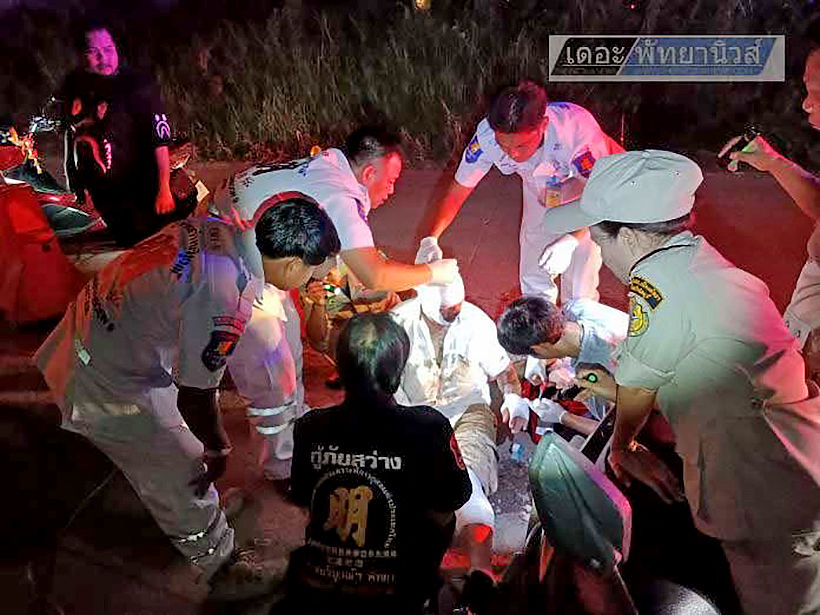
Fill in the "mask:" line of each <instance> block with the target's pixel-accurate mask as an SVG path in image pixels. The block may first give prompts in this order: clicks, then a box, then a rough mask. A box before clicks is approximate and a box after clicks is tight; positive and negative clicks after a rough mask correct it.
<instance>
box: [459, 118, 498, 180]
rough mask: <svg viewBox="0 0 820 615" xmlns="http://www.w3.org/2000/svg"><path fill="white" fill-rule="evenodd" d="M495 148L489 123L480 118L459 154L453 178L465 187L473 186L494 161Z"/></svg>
mask: <svg viewBox="0 0 820 615" xmlns="http://www.w3.org/2000/svg"><path fill="white" fill-rule="evenodd" d="M497 150H498V145H497V144H496V142H495V135H494V133H493V131H492V129H491V128H490V125H489V123H487V120H486V119H485V120H482V121H481V122H480V123H479V125H478V127H477V128H476V131H475V134H474V135H473V138H472V139H470V143H469V144H467V147H465V148H464V152H463V153H462V154H461V163H460V164H459V165H458V169H456V175H455V180H456V181H457V182H458V183H459V184H461V185H462V186H464V187H466V188H475V187H476V186H477V185H478V182H480V181H481V179H482V178H483V177H484V176H485V175H486V174H487V172H488V171H489V170H490V167H492V166H493V164H494V163H495V162H496V158H497Z"/></svg>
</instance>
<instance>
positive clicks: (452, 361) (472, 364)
mask: <svg viewBox="0 0 820 615" xmlns="http://www.w3.org/2000/svg"><path fill="white" fill-rule="evenodd" d="M416 292H417V293H418V296H417V297H415V298H413V299H409V300H407V301H405V302H404V303H402V304H400V305H398V306H396V307H395V308H393V310H392V312H391V313H392V315H393V317H394V318H395V320H396V321H397V322H398V323H399V324H400V325H401V326H402V327H403V328H404V330H405V331H406V332H407V335H408V336H409V338H410V357H409V358H408V360H407V364H406V366H405V368H404V372H403V374H402V378H401V383H400V385H399V388H398V391H396V401H397V402H398V403H400V404H402V405H405V406H413V405H419V404H424V405H429V406H432V407H434V408H435V409H436V410H438V411H439V412H441V413H442V414H443V415H444V416H445V417H447V418H448V419H449V420H450V423H451V425H452V426H453V429H454V431H455V438H456V441H457V442H458V446H459V448H460V450H461V452H462V454H463V456H464V463H465V464H466V466H467V472H468V473H469V475H470V481H471V482H472V484H473V494H472V497H471V498H470V500H469V501H468V502H467V503H466V504H465V505H464V506H463V507H461V508H460V509H459V510H458V511H456V521H457V529H456V536H457V538H456V543H457V544H459V543H460V544H461V545H462V546H463V547H464V549H465V551H466V552H467V555H468V557H469V559H470V569H471V575H470V577H469V579H468V584H472V585H475V586H480V587H484V588H487V589H491V588H492V585H493V580H492V579H493V577H492V572H491V555H492V544H493V531H494V526H495V514H494V511H493V507H492V505H491V504H490V501H489V500H488V499H487V496H488V495H490V494H492V493H493V492H495V491H496V489H497V486H498V467H497V463H498V462H497V454H496V418H495V414H494V412H493V410H491V409H490V387H489V384H488V383H489V381H490V380H494V381H495V382H496V384H497V385H498V387H499V389H500V390H501V393H502V394H503V395H504V402H503V405H502V407H501V413H502V416H503V417H504V420H505V421H506V422H508V423H509V424H510V427H511V429H512V430H514V431H520V430H522V429H523V428H524V427H525V426H526V425H527V421H528V417H529V406H528V403H527V400H525V399H523V398H521V396H520V393H521V386H520V383H519V381H518V377H517V376H516V374H515V370H514V368H513V366H512V363H511V362H510V358H509V356H508V355H507V353H506V352H505V351H504V349H503V348H502V347H501V346H500V345H499V343H498V338H497V335H496V330H495V324H494V323H493V321H492V320H491V319H490V317H489V316H487V314H485V313H484V312H483V311H482V310H481V309H480V308H478V307H476V306H475V305H473V304H471V303H468V302H466V301H464V283H463V282H462V280H461V278H460V277H457V278H456V280H455V281H453V282H452V283H450V284H448V285H444V286H442V285H432V284H428V285H424V286H420V287H418V288H416ZM468 586H469V585H468ZM467 593H469V592H467Z"/></svg>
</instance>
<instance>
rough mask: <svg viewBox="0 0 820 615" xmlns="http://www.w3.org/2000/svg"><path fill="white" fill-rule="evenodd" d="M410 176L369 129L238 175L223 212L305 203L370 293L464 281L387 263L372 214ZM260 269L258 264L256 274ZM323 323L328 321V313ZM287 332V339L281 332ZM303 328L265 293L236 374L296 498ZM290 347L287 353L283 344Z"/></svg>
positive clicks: (267, 467)
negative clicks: (337, 144)
mask: <svg viewBox="0 0 820 615" xmlns="http://www.w3.org/2000/svg"><path fill="white" fill-rule="evenodd" d="M401 167H402V157H401V150H400V142H399V139H398V138H397V137H395V136H394V135H391V134H390V133H388V132H386V131H385V130H382V129H379V128H362V129H359V130H357V131H355V132H354V133H353V134H351V135H350V137H349V138H348V139H347V142H346V145H345V150H344V151H341V150H338V149H328V150H325V151H323V152H321V153H319V154H317V155H315V156H310V157H308V158H304V159H301V160H295V161H291V162H286V163H283V164H265V165H259V166H254V167H251V168H249V169H246V170H244V171H242V172H240V173H238V174H236V175H234V176H233V177H231V178H230V180H229V181H228V185H227V189H226V190H223V191H221V193H220V194H218V195H217V197H216V198H215V203H214V205H215V208H216V210H217V211H218V212H219V213H220V215H222V216H223V217H225V218H227V219H230V220H233V221H235V222H236V223H237V224H239V225H240V226H247V225H248V221H250V220H256V219H257V217H258V215H259V212H260V211H262V210H263V208H264V207H266V206H269V205H270V204H272V203H275V202H276V201H277V200H280V199H281V198H283V196H284V197H287V196H289V195H294V194H297V195H302V196H306V197H308V198H310V199H312V200H314V201H316V202H317V203H318V204H319V206H320V207H321V208H322V209H323V210H324V211H325V212H326V213H327V215H328V216H329V217H330V219H331V220H332V221H333V224H334V226H335V227H336V230H337V232H338V234H339V240H340V241H341V253H340V258H341V260H342V261H343V263H344V264H345V265H346V266H347V268H348V269H349V270H350V271H351V272H353V274H354V275H355V276H356V277H357V278H358V279H359V280H360V281H361V282H362V283H363V284H364V285H365V286H366V287H367V288H372V289H379V290H404V289H407V288H411V287H413V286H416V285H418V284H422V283H426V282H431V281H432V282H436V283H441V282H447V281H449V280H451V279H452V278H453V277H454V276H455V275H456V274H457V273H458V265H457V263H456V261H455V260H453V259H447V260H443V261H439V262H436V263H430V264H429V265H405V264H402V263H398V262H396V261H392V260H389V259H386V258H384V257H383V256H382V255H381V253H380V252H379V251H378V250H377V249H376V248H375V246H374V243H373V234H372V232H371V230H370V224H369V223H368V220H367V217H368V214H369V212H370V210H371V208H377V207H379V206H380V205H381V204H382V203H384V202H385V200H386V199H387V198H388V197H389V196H390V195H391V194H393V187H394V184H395V182H396V180H397V179H398V177H399V174H400V173H401ZM245 241H246V242H248V243H249V244H250V245H252V244H253V243H254V240H253V229H249V230H248V231H247V232H246V233H245ZM259 266H260V263H259V262H258V261H257V262H256V263H255V267H256V270H257V272H258V269H259ZM252 269H253V265H252ZM320 307H321V306H320ZM316 316H317V317H319V318H320V319H321V318H323V316H324V314H317V315H316ZM282 327H284V334H282V333H274V331H280V329H281V328H282ZM299 327H300V324H299V319H298V317H297V311H296V308H295V306H294V304H293V302H292V300H291V298H290V297H288V296H286V295H285V294H283V293H279V292H275V291H273V292H269V291H267V290H266V292H265V296H264V301H257V302H256V303H255V305H254V311H253V318H252V319H251V322H250V324H249V326H248V334H247V335H246V340H245V342H243V343H242V344H240V347H239V348H237V352H236V353H235V356H234V357H233V358H232V359H231V362H230V366H229V368H230V371H231V375H232V377H233V379H234V381H235V383H236V385H237V390H238V391H239V393H240V395H241V396H242V397H243V398H244V400H245V401H246V403H247V405H248V415H249V417H250V419H251V421H252V423H253V424H254V425H255V431H256V432H257V433H258V434H259V435H260V436H261V439H262V450H261V451H260V454H259V461H260V465H261V466H262V471H263V473H264V475H265V477H266V478H268V479H270V480H272V481H275V482H276V484H277V487H278V488H279V489H280V490H286V489H287V482H286V481H287V480H288V479H289V477H290V464H291V458H292V456H293V421H295V420H296V419H297V418H299V417H300V416H302V415H303V414H304V413H305V412H306V411H307V409H308V408H307V406H306V405H305V403H304V387H303V385H302V342H301V339H300V331H299ZM282 339H286V340H287V341H288V344H286V345H283V344H280V343H279V342H280V341H281V340H282ZM260 363H261V364H264V365H265V366H266V367H265V369H264V370H261V371H260V370H259V369H257V368H258V366H259V364H260ZM265 372H268V373H270V374H280V375H281V374H287V377H288V378H289V379H292V380H293V384H292V385H289V386H287V387H278V388H277V382H276V378H275V377H269V378H266V377H264V374H265ZM245 374H251V375H252V377H246V376H245ZM237 375H238V377H237ZM291 389H292V390H293V394H292V395H289V396H285V397H282V392H283V391H286V390H291Z"/></svg>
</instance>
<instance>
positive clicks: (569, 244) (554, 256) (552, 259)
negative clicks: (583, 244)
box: [538, 235, 578, 275]
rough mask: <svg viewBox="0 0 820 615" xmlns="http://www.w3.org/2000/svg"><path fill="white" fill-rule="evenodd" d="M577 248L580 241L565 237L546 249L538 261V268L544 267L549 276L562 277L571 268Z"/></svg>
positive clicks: (568, 236) (569, 236)
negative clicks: (573, 254)
mask: <svg viewBox="0 0 820 615" xmlns="http://www.w3.org/2000/svg"><path fill="white" fill-rule="evenodd" d="M577 247H578V240H577V239H575V237H573V236H572V235H564V236H563V237H561V238H559V239H558V240H557V241H555V242H553V243H551V244H550V245H548V246H547V247H546V248H545V249H544V252H543V253H542V254H541V258H539V259H538V266H539V267H543V268H544V269H545V270H546V271H547V273H548V274H549V275H560V274H562V273H564V272H565V271H566V270H567V267H569V263H570V261H571V260H572V253H573V252H575V248H577Z"/></svg>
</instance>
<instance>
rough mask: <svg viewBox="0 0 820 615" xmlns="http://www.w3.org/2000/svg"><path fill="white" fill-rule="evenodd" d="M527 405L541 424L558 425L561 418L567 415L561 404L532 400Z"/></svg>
mask: <svg viewBox="0 0 820 615" xmlns="http://www.w3.org/2000/svg"><path fill="white" fill-rule="evenodd" d="M529 405H530V408H531V409H532V411H533V412H535V413H536V414H537V415H538V420H539V421H540V422H542V423H560V422H561V417H563V416H564V415H565V414H566V413H567V411H566V410H564V407H563V406H562V405H561V404H559V403H557V402H554V401H552V400H551V399H533V400H531V401H530V402H529Z"/></svg>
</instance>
